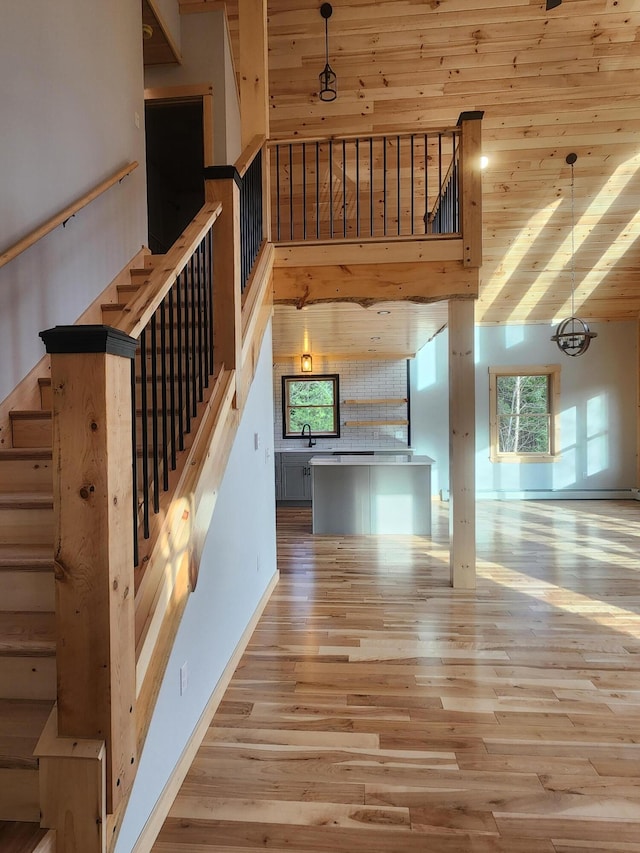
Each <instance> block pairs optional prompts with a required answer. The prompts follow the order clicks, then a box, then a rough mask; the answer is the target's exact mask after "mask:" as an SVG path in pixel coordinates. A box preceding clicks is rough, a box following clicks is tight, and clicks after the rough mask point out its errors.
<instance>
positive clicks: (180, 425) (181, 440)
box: [176, 273, 185, 450]
mask: <svg viewBox="0 0 640 853" xmlns="http://www.w3.org/2000/svg"><path fill="white" fill-rule="evenodd" d="M182 279H183V276H182V273H179V275H178V277H177V279H176V337H177V343H178V352H177V356H178V358H177V362H178V450H184V432H185V423H184V365H183V358H184V356H183V347H182V338H183V328H182V326H183V324H182V289H183V281H182Z"/></svg>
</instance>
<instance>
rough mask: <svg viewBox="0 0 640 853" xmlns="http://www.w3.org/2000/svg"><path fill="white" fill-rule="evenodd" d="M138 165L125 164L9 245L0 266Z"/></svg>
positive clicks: (61, 223)
mask: <svg viewBox="0 0 640 853" xmlns="http://www.w3.org/2000/svg"><path fill="white" fill-rule="evenodd" d="M137 166H138V163H137V161H136V160H134V161H132V162H131V163H129V164H128V165H127V166H123V168H122V169H118V171H117V172H115V173H114V174H113V175H111V176H110V177H108V178H106V180H104V181H102V182H101V183H99V184H98V185H97V186H95V187H94V188H93V189H92V190H89V192H87V193H85V194H84V195H82V196H80V198H79V199H76V201H74V202H72V203H71V204H69V205H67V207H65V208H64V209H63V210H61V211H59V212H58V213H56V214H55V216H52V217H50V218H49V219H47V221H46V222H43V223H42V225H39V226H38V227H37V228H34V230H33V231H30V232H29V233H28V234H27V235H26V236H24V237H23V238H22V239H21V240H18V242H17V243H14V244H13V246H9V248H8V249H5V251H4V252H2V253H1V254H0V267H3V266H4V265H5V264H8V263H9V261H12V260H13V259H14V258H17V257H18V255H19V254H21V253H22V252H24V251H26V250H27V249H29V248H30V247H31V246H33V245H34V243H37V242H38V240H40V239H42V237H46V235H47V234H49V233H50V232H51V231H53V230H54V228H57V227H58V225H65V224H66V222H67V221H68V220H69V219H71V217H72V216H75V215H76V213H78V211H79V210H82V208H83V207H86V206H87V205H88V204H89V203H90V202H92V201H93V200H94V199H96V198H98V196H99V195H102V193H103V192H106V191H107V190H108V189H109V188H110V187H112V186H114V184H119V183H120V181H122V180H124V178H126V177H127V175H130V174H131V172H133V170H134V169H135V168H136V167H137Z"/></svg>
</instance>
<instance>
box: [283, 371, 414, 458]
mask: <svg viewBox="0 0 640 853" xmlns="http://www.w3.org/2000/svg"><path fill="white" fill-rule="evenodd" d="M320 373H337V374H338V375H339V377H340V379H339V382H340V424H341V425H340V438H318V439H316V447H315V449H316V450H322V449H323V447H331V448H336V449H340V450H345V451H346V450H349V449H351V450H355V449H358V448H366V449H369V448H381V449H385V448H386V449H390V450H394V449H398V450H400V451H402V450H403V449H406V447H407V427H406V426H399V425H391V424H389V425H384V424H381V425H376V426H370V427H353V426H345V425H344V422H345V421H373V420H406V419H407V414H408V408H407V405H406V404H393V405H391V404H388V405H376V404H372V405H362V404H361V405H357V406H354V405H346V404H345V403H344V400H350V399H354V400H357V399H376V398H394V397H397V398H402V397H406V396H407V362H406V360H405V359H396V360H394V361H333V360H332V359H327V358H324V359H323V358H320V357H316V356H314V359H313V374H311V376H312V377H313V376H314V375H316V376H317V375H318V374H320ZM295 375H300V376H302V374H301V373H300V360H299V359H296V361H295V363H294V362H293V360H291V362H287V363H283V362H279V363H278V364H275V365H274V368H273V391H274V398H275V412H274V415H275V420H274V434H275V447H276V450H278V451H287V450H293V449H296V448H298V447H302V446H303V439H302V438H301V439H300V440H299V441H298V440H297V439H291V438H283V437H282V377H283V376H295Z"/></svg>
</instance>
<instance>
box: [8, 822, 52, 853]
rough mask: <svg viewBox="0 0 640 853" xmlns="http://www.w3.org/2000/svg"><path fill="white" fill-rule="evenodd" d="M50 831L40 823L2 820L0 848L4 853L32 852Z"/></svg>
mask: <svg viewBox="0 0 640 853" xmlns="http://www.w3.org/2000/svg"><path fill="white" fill-rule="evenodd" d="M48 832H49V830H48V829H43V828H42V827H41V826H40V824H39V823H29V822H26V821H18V820H8V821H4V820H3V821H0V850H2V851H3V853H32V851H35V850H36V848H37V846H38V845H39V844H40V842H41V841H42V839H43V838H44V837H45V836H46V835H47V833H48Z"/></svg>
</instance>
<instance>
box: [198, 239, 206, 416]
mask: <svg viewBox="0 0 640 853" xmlns="http://www.w3.org/2000/svg"><path fill="white" fill-rule="evenodd" d="M196 270H197V279H196V291H197V294H198V311H197V316H198V400H199V401H200V402H202V401H203V399H204V370H205V368H204V340H203V337H202V242H201V243H200V245H199V246H198V248H197V249H196Z"/></svg>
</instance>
